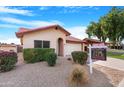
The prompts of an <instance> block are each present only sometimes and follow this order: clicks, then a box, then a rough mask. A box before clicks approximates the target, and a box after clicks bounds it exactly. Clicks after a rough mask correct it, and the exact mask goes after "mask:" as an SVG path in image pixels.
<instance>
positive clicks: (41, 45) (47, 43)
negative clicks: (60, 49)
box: [34, 40, 50, 48]
mask: <svg viewBox="0 0 124 93" xmlns="http://www.w3.org/2000/svg"><path fill="white" fill-rule="evenodd" d="M34 48H50V41H42V40H34Z"/></svg>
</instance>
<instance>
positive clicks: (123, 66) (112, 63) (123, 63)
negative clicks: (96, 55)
mask: <svg viewBox="0 0 124 93" xmlns="http://www.w3.org/2000/svg"><path fill="white" fill-rule="evenodd" d="M94 64H97V65H101V66H105V67H109V68H112V69H117V70H121V71H124V60H121V59H116V58H110V57H108V58H107V61H97V62H94ZM118 87H124V79H123V80H122V81H121V82H120V84H119V85H118Z"/></svg>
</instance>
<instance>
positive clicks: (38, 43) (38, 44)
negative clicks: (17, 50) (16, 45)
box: [34, 40, 42, 48]
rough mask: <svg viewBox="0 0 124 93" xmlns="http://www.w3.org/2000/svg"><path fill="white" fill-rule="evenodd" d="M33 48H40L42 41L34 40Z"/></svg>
mask: <svg viewBox="0 0 124 93" xmlns="http://www.w3.org/2000/svg"><path fill="white" fill-rule="evenodd" d="M34 48H42V41H41V40H34Z"/></svg>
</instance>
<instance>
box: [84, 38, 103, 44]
mask: <svg viewBox="0 0 124 93" xmlns="http://www.w3.org/2000/svg"><path fill="white" fill-rule="evenodd" d="M83 42H92V43H101V41H99V40H96V39H90V38H85V39H83Z"/></svg>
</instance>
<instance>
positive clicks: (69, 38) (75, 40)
mask: <svg viewBox="0 0 124 93" xmlns="http://www.w3.org/2000/svg"><path fill="white" fill-rule="evenodd" d="M66 41H67V42H74V43H83V41H82V40H81V39H78V38H76V37H73V36H67V37H66Z"/></svg>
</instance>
